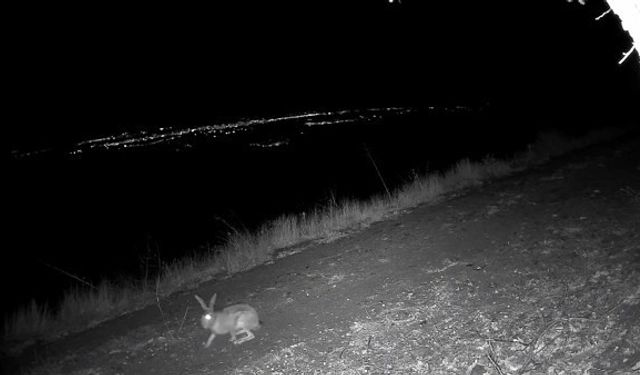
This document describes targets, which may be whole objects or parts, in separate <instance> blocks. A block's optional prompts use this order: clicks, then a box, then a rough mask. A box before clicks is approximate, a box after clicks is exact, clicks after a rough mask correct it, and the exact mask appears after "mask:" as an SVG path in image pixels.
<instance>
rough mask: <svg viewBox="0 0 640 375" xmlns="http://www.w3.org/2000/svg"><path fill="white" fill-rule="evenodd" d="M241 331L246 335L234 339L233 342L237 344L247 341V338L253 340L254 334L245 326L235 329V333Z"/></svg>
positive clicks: (237, 333)
mask: <svg viewBox="0 0 640 375" xmlns="http://www.w3.org/2000/svg"><path fill="white" fill-rule="evenodd" d="M241 333H246V334H247V335H246V336H245V337H243V338H241V339H239V340H234V342H233V343H234V344H236V345H238V344H242V343H243V342H245V341H249V340H253V338H255V337H256V336H255V335H254V334H253V332H251V331H249V330H248V329H246V328H240V329H239V330H237V331H236V333H235V334H236V335H239V334H241Z"/></svg>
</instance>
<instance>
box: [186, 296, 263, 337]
mask: <svg viewBox="0 0 640 375" xmlns="http://www.w3.org/2000/svg"><path fill="white" fill-rule="evenodd" d="M195 297H196V299H197V300H198V302H200V305H201V306H202V308H203V309H204V311H205V314H204V315H202V318H200V323H201V324H202V328H204V329H208V330H210V331H211V335H210V336H209V339H208V340H207V343H206V344H205V347H209V345H211V342H213V339H214V338H215V337H216V335H226V334H227V333H228V334H230V335H231V342H233V343H234V344H242V343H243V342H245V341H249V340H251V339H253V338H254V337H255V335H254V334H253V332H251V331H252V330H256V329H258V328H260V319H259V318H258V312H257V311H256V309H254V308H253V307H251V306H249V305H247V304H237V305H232V306H229V307H225V308H224V309H222V310H220V311H214V310H213V304H214V303H215V300H216V295H215V294H214V295H213V297H211V301H210V302H209V306H207V305H206V304H205V303H204V301H203V300H202V298H200V297H198V296H195ZM243 333H245V334H246V336H245V337H243V338H241V339H237V338H236V336H237V335H240V334H243Z"/></svg>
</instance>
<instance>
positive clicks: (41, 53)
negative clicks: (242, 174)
mask: <svg viewBox="0 0 640 375" xmlns="http://www.w3.org/2000/svg"><path fill="white" fill-rule="evenodd" d="M218 3H223V4H231V6H229V5H225V6H222V5H220V6H219V5H218ZM9 9H10V11H8V12H7V13H6V14H7V18H8V19H9V20H10V23H9V25H10V32H9V33H8V35H7V39H8V40H9V43H8V46H7V47H5V48H6V49H7V50H8V52H9V53H5V54H4V55H5V57H4V60H5V62H8V64H7V65H6V66H5V68H4V70H5V73H6V74H5V76H6V78H7V80H8V85H7V88H8V91H9V93H10V95H9V98H8V99H7V104H8V106H7V108H9V114H11V115H12V118H11V119H10V120H11V121H9V123H10V124H11V125H9V124H7V125H6V126H7V127H8V128H9V129H10V130H11V131H12V133H13V134H11V137H8V138H9V139H10V141H11V146H12V147H14V148H19V147H31V145H37V144H45V145H46V144H50V143H51V142H62V141H64V140H66V139H68V138H69V137H70V136H76V135H77V136H85V135H93V134H94V133H97V132H104V133H110V132H112V131H114V129H117V130H120V129H122V128H124V129H128V128H131V127H132V126H134V125H137V126H145V125H149V124H153V123H157V122H159V121H164V122H167V121H171V120H176V121H187V120H195V121H210V120H212V118H214V117H216V118H217V117H220V116H226V115H228V116H238V115H239V116H248V115H251V114H255V113H265V112H267V113H278V112H286V111H291V110H296V109H307V108H313V109H316V108H323V107H326V108H334V107H343V106H348V107H352V106H356V105H362V106H376V105H389V104H394V103H395V104H417V105H422V104H424V103H434V102H436V103H447V102H449V103H455V104H459V103H460V102H465V101H466V102H481V101H490V102H492V103H494V104H495V105H501V106H502V107H503V108H505V110H506V109H510V110H520V109H526V110H532V111H533V112H535V113H536V114H537V115H540V116H541V117H543V116H545V115H546V113H551V114H553V115H554V116H558V115H559V112H562V113H568V116H569V117H570V118H573V117H575V116H576V115H577V114H580V113H584V112H585V111H587V110H589V111H593V112H596V113H598V111H599V112H600V114H602V113H604V114H602V117H608V116H610V115H611V113H612V111H610V110H609V109H611V108H615V107H617V106H622V105H624V104H628V103H630V102H631V100H633V99H636V98H637V97H638V84H637V82H638V80H639V79H640V74H639V72H638V64H637V55H635V56H631V57H630V59H629V60H628V62H627V63H626V64H623V65H622V66H619V65H618V64H617V61H618V60H619V58H620V57H621V55H622V53H623V52H625V51H627V50H628V49H629V47H630V38H629V37H628V36H627V35H626V33H624V32H623V31H622V30H621V27H620V25H619V22H618V21H617V19H616V17H615V16H613V15H612V14H609V15H607V16H606V17H604V18H603V19H602V20H600V21H598V22H596V21H594V18H595V17H596V16H598V15H599V14H601V13H602V12H604V11H605V10H606V9H608V6H607V5H606V3H605V2H604V1H602V0H591V1H589V2H588V3H587V6H580V5H578V4H577V3H567V2H566V1H563V0H542V1H491V2H477V1H454V2H452V1H429V2H424V1H411V0H405V1H403V2H402V3H401V4H397V3H394V4H388V3H387V2H385V1H381V0H380V1H378V0H371V1H341V2H334V1H315V0H312V1H303V2H278V1H265V2H247V1H233V2H213V1H210V2H204V3H194V4H189V5H186V4H180V5H177V4H169V3H164V2H160V3H150V4H144V5H143V4H139V3H137V4H135V5H132V4H129V3H125V4H120V3H117V2H108V3H104V4H100V5H96V4H83V3H80V4H71V5H60V4H55V5H54V4H38V3H30V4H28V5H24V6H21V8H20V9H12V8H9ZM630 94H633V95H630ZM634 95H635V96H634ZM632 98H633V99H632ZM585 117H588V118H590V117H591V114H589V115H588V116H585Z"/></svg>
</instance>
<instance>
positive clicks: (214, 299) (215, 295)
mask: <svg viewBox="0 0 640 375" xmlns="http://www.w3.org/2000/svg"><path fill="white" fill-rule="evenodd" d="M217 296H218V293H213V296H212V297H211V301H209V308H210V309H211V311H213V304H214V303H216V297H217Z"/></svg>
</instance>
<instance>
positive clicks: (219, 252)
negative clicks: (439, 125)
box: [3, 130, 622, 348]
mask: <svg viewBox="0 0 640 375" xmlns="http://www.w3.org/2000/svg"><path fill="white" fill-rule="evenodd" d="M620 134H622V131H621V130H606V131H597V132H592V133H589V134H587V135H586V136H584V137H582V138H579V139H567V138H565V137H562V136H561V135H560V134H559V133H555V132H548V133H543V134H541V135H540V137H539V138H538V140H537V141H536V142H535V143H534V144H533V145H531V146H530V147H529V149H528V150H527V151H526V152H523V153H522V154H520V155H517V156H516V157H514V158H513V159H511V160H496V159H493V158H486V159H484V160H482V161H480V162H473V161H471V160H469V159H464V160H462V161H460V162H458V163H457V164H456V165H455V166H454V167H453V168H451V169H450V170H448V171H446V172H445V173H431V174H427V175H423V176H414V179H413V180H412V181H411V182H410V183H408V184H406V185H404V186H401V187H399V188H397V189H396V190H395V191H393V192H391V194H390V195H387V194H385V195H383V196H382V195H381V196H376V197H373V198H371V199H369V200H366V201H354V200H347V201H343V202H336V201H335V200H333V201H330V202H329V203H328V204H327V205H326V206H325V207H324V208H322V209H317V210H315V211H312V212H310V213H303V214H299V215H287V216H282V217H279V218H277V219H275V220H273V221H271V222H268V223H265V224H264V225H263V226H262V228H260V229H259V230H258V231H256V232H255V233H248V232H239V231H236V232H234V233H232V234H231V235H229V237H228V239H227V242H226V244H225V245H223V246H221V247H217V248H212V249H209V250H208V251H206V252H204V253H203V254H200V255H196V256H192V257H188V258H185V259H181V260H178V261H175V262H173V263H170V264H165V265H164V266H163V269H162V271H161V272H160V274H159V275H158V277H157V279H156V280H155V282H153V283H149V282H147V281H146V280H145V281H144V282H131V283H128V284H126V285H123V284H112V283H109V282H104V283H102V284H101V285H100V286H99V287H97V288H96V289H75V290H71V291H68V292H67V293H66V294H65V295H64V297H63V299H62V301H61V304H60V308H59V309H58V310H57V311H51V309H49V308H48V307H47V306H40V305H38V304H36V303H35V302H32V303H31V304H30V305H29V306H27V307H26V308H24V309H21V310H19V311H17V312H15V313H14V314H13V315H12V316H10V317H5V319H4V327H3V328H4V337H3V338H4V341H5V343H10V344H9V345H10V346H11V347H14V348H15V347H18V346H15V342H17V341H20V342H23V343H28V342H30V341H29V340H30V339H34V338H38V339H45V340H47V339H49V340H50V339H53V338H55V337H57V336H59V335H61V334H63V333H65V332H69V331H79V330H82V329H86V328H88V327H90V326H92V325H95V324H96V323H98V322H101V321H104V320H106V319H109V318H113V317H115V316H118V315H121V314H123V313H125V312H128V311H133V310H135V309H138V308H141V307H143V306H145V305H148V304H151V303H154V302H155V301H156V300H157V299H158V298H160V297H162V296H166V295H169V294H171V293H173V292H175V291H178V290H184V289H188V288H191V287H194V286H195V285H197V284H199V283H201V282H203V281H207V280H210V279H212V278H213V277H214V276H215V275H223V274H227V275H229V274H233V273H236V272H241V271H245V270H248V269H250V268H252V267H255V266H257V265H260V264H262V263H264V262H265V261H267V260H269V259H271V258H272V256H273V253H274V251H275V250H277V249H281V248H284V247H287V246H292V245H296V244H299V243H302V242H305V241H309V240H322V239H324V240H330V239H332V238H336V237H339V236H340V235H341V233H344V232H345V231H346V230H349V229H353V228H356V227H360V226H366V225H368V224H370V223H372V222H375V221H378V220H381V219H383V218H384V217H385V216H388V215H392V214H395V213H397V212H398V211H399V210H402V209H406V208H410V207H414V206H416V205H419V204H422V203H425V202H432V201H434V200H436V199H438V198H439V197H442V196H443V194H445V193H450V192H453V191H457V190H460V189H464V188H467V187H470V186H474V185H478V184H481V183H482V182H484V181H486V180H488V179H491V178H494V177H500V176H504V175H507V174H509V173H511V172H513V171H517V170H522V169H524V168H526V167H528V166H531V165H535V164H540V163H543V162H545V161H547V160H548V159H549V158H551V157H553V156H557V155H560V154H563V153H567V152H569V151H572V150H575V149H577V148H581V147H585V146H587V145H590V144H594V143H598V142H603V141H607V140H610V139H613V138H615V137H617V136H619V135H620Z"/></svg>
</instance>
